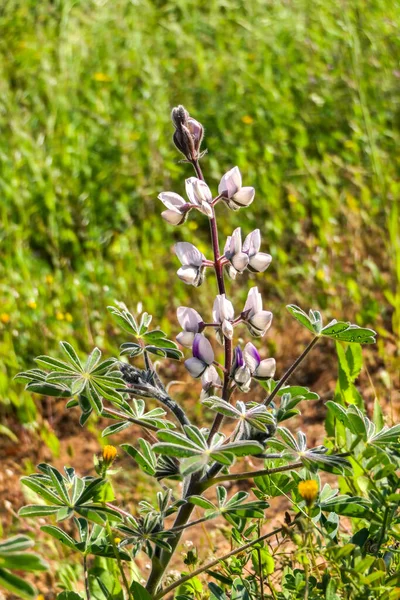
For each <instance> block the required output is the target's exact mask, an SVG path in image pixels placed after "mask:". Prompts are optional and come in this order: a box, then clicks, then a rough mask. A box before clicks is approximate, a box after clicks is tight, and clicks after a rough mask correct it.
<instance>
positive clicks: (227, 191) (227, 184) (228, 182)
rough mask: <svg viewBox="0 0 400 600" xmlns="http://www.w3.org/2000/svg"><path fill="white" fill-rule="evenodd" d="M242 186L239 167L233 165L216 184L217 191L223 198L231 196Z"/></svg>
mask: <svg viewBox="0 0 400 600" xmlns="http://www.w3.org/2000/svg"><path fill="white" fill-rule="evenodd" d="M241 187H242V176H241V174H240V171H239V167H233V169H230V171H228V172H227V173H225V175H223V176H222V178H221V181H220V183H219V186H218V193H219V194H220V195H221V196H223V197H224V198H232V196H233V195H234V194H236V193H237V192H238V191H239V190H240V188H241Z"/></svg>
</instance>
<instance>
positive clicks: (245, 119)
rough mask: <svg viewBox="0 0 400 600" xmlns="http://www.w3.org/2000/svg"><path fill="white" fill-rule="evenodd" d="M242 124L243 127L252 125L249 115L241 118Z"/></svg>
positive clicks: (251, 118)
mask: <svg viewBox="0 0 400 600" xmlns="http://www.w3.org/2000/svg"><path fill="white" fill-rule="evenodd" d="M242 122H243V123H244V124H245V125H251V124H252V123H254V119H253V117H251V116H250V115H244V116H243V117H242Z"/></svg>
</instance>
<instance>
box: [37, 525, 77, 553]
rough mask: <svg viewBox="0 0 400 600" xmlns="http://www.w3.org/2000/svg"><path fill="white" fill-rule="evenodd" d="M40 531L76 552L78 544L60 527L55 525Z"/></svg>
mask: <svg viewBox="0 0 400 600" xmlns="http://www.w3.org/2000/svg"><path fill="white" fill-rule="evenodd" d="M40 529H41V530H42V531H44V532H45V533H48V534H49V535H51V536H52V537H53V538H55V539H56V540H58V541H59V542H61V543H62V544H64V546H68V548H71V549H72V550H76V545H77V542H76V541H75V540H74V539H73V538H72V537H71V536H69V535H68V534H67V533H65V531H63V530H62V529H60V528H59V527H54V526H53V525H44V526H43V527H41V528H40Z"/></svg>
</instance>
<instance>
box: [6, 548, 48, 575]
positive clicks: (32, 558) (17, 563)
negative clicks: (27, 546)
mask: <svg viewBox="0 0 400 600" xmlns="http://www.w3.org/2000/svg"><path fill="white" fill-rule="evenodd" d="M0 568H1V569H13V570H14V569H15V570H16V571H26V572H27V573H28V572H34V571H47V569H48V568H49V565H48V564H47V563H46V562H45V561H44V560H43V559H42V558H41V557H40V556H38V555H37V554H29V553H28V552H21V553H20V554H10V555H9V556H0Z"/></svg>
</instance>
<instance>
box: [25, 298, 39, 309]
mask: <svg viewBox="0 0 400 600" xmlns="http://www.w3.org/2000/svg"><path fill="white" fill-rule="evenodd" d="M27 304H28V306H29V308H36V307H37V304H36V302H35V300H33V298H31V299H30V300H28V302H27Z"/></svg>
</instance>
